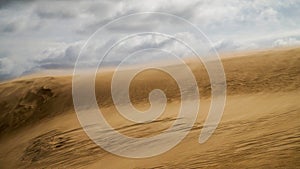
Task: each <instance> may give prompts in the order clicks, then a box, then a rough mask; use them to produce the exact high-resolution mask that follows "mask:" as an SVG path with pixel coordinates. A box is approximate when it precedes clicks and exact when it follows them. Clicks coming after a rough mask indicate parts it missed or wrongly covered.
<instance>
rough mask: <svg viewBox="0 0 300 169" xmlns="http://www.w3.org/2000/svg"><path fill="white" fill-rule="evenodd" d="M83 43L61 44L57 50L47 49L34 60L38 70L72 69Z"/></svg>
mask: <svg viewBox="0 0 300 169" xmlns="http://www.w3.org/2000/svg"><path fill="white" fill-rule="evenodd" d="M82 45H83V42H75V43H71V44H62V45H61V46H60V47H59V48H49V49H46V50H44V51H43V52H42V54H41V56H40V57H39V58H36V59H35V60H34V63H35V67H34V69H36V68H37V67H38V68H40V69H58V68H73V67H74V64H75V61H76V58H77V56H78V54H79V51H80V49H81V47H82Z"/></svg>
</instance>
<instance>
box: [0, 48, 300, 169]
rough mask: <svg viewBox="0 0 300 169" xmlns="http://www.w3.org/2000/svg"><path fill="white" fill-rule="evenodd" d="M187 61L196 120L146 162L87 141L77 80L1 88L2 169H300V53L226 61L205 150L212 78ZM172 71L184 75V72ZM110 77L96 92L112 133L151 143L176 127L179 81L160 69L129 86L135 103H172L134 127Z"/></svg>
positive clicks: (100, 77)
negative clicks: (157, 92)
mask: <svg viewBox="0 0 300 169" xmlns="http://www.w3.org/2000/svg"><path fill="white" fill-rule="evenodd" d="M186 62H187V64H188V65H189V66H190V68H191V69H192V71H193V73H194V75H195V77H196V80H197V83H198V86H199V93H200V95H201V101H200V102H201V107H200V110H199V115H198V118H197V122H196V123H195V125H194V127H193V129H192V131H191V132H190V133H189V135H188V136H187V137H186V138H185V139H184V140H183V141H182V142H181V143H180V144H179V145H177V146H176V147H175V148H173V149H172V150H170V151H168V152H166V153H164V154H162V155H159V156H156V157H152V158H147V159H129V158H122V157H119V156H116V155H113V154H110V153H108V152H106V151H104V150H103V149H101V148H100V147H98V146H97V145H96V144H94V143H93V142H92V141H91V140H90V139H89V138H88V137H87V136H86V134H85V133H84V131H83V130H82V128H81V126H80V124H79V122H78V120H77V117H76V114H75V112H74V108H73V102H72V77H71V76H68V75H64V76H51V77H47V76H40V77H37V76H34V77H32V78H24V79H16V80H13V81H8V82H3V83H1V84H0V96H1V97H0V108H1V109H0V129H1V130H0V133H1V135H0V145H1V146H0V168H109V169H110V168H254V167H255V168H297V167H300V114H299V113H300V105H299V100H300V95H299V94H300V48H289V49H282V50H268V51H259V52H251V53H245V54H244V55H242V56H236V57H228V56H226V57H224V58H223V59H222V62H223V65H224V69H225V73H226V79H227V101H226V108H225V112H224V115H223V117H222V121H221V123H220V125H219V127H218V128H217V130H216V132H215V133H214V134H213V136H212V137H211V138H210V139H209V140H208V141H207V142H206V143H204V144H199V143H198V137H199V134H200V130H201V128H202V127H203V122H204V120H205V118H206V115H207V111H208V109H209V105H210V91H211V90H210V83H209V78H208V75H207V72H206V70H205V68H204V67H203V65H202V64H201V62H199V61H198V60H194V59H187V60H186ZM168 66H171V67H174V69H176V70H178V72H180V66H178V65H168ZM123 71H125V72H126V71H132V70H131V69H126V70H123ZM112 73H113V72H112V71H105V72H100V73H98V74H97V78H96V85H95V86H96V97H97V99H98V104H99V107H100V109H101V110H102V112H103V114H104V116H105V118H106V119H107V120H108V121H109V122H110V124H111V125H112V126H113V127H115V128H116V129H117V130H118V131H120V132H121V133H124V134H126V135H128V136H132V137H149V136H152V135H156V134H158V133H160V132H161V131H163V130H165V129H167V128H168V127H170V126H171V125H172V122H173V121H174V120H175V118H176V116H177V113H178V109H179V103H180V92H179V88H178V85H177V84H176V82H175V80H174V79H172V78H171V77H170V76H169V75H167V74H166V73H164V72H161V71H158V70H147V71H144V72H142V73H140V74H138V75H137V76H136V77H135V79H134V80H133V81H132V83H131V86H130V99H131V101H132V103H133V105H135V106H136V107H137V108H138V109H140V110H146V109H147V108H149V106H150V105H149V102H148V101H149V100H148V94H149V92H150V91H152V90H153V89H156V88H159V89H161V90H163V91H164V92H165V94H166V96H167V98H168V104H167V107H166V110H165V112H164V114H163V115H162V116H161V117H159V118H158V119H157V120H156V121H153V122H151V123H146V124H133V123H132V122H130V121H128V120H125V119H124V118H123V117H121V116H120V115H119V114H118V112H117V110H116V108H115V107H114V104H113V101H112V98H111V94H110V90H109V89H110V85H111V76H112ZM182 78H184V77H182ZM120 85H122V84H120Z"/></svg>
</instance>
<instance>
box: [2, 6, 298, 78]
mask: <svg viewBox="0 0 300 169" xmlns="http://www.w3.org/2000/svg"><path fill="white" fill-rule="evenodd" d="M299 8H300V2H299V1H298V0H278V1H273V0H263V1H262V0H252V1H240V0H233V1H226V2H225V1H223V0H203V1H197V0H191V1H181V0H157V1H153V0H145V1H138V0H128V1H111V0H103V1H97V2H95V1H65V0H63V1H20V0H14V1H8V0H4V1H0V51H1V52H4V51H5V52H6V54H5V55H4V54H2V53H0V55H3V56H2V57H0V63H1V64H0V66H1V67H0V69H1V71H0V79H6V78H10V77H16V76H19V75H21V74H22V73H24V72H32V71H35V70H40V69H54V68H56V69H63V68H72V67H73V66H74V62H75V59H76V57H77V55H78V52H79V50H80V47H81V46H82V43H83V42H85V40H87V39H88V38H89V36H90V35H91V34H92V33H94V31H96V30H97V29H98V28H100V27H101V26H103V25H104V24H106V23H108V22H110V21H112V20H113V19H115V18H118V17H121V16H124V15H128V14H132V13H135V12H149V11H158V12H166V13H170V14H173V15H177V16H179V17H182V18H184V19H187V20H188V21H191V22H192V23H193V24H195V25H196V26H197V27H198V28H200V29H201V30H202V31H203V32H204V33H205V35H206V36H207V37H208V38H209V39H210V40H211V41H212V42H213V46H214V47H215V48H216V49H217V51H219V52H230V51H236V50H250V49H259V48H269V47H280V46H291V45H300V44H299V37H300V34H299V27H300V18H299V16H300V10H299ZM167 25H171V26H167ZM143 30H157V31H158V32H159V31H161V32H164V33H167V34H169V35H172V36H175V37H178V38H182V39H183V40H185V39H192V41H193V44H191V45H192V46H199V47H201V46H203V44H201V42H202V40H203V39H199V37H197V36H195V34H193V32H191V31H190V29H189V28H184V26H183V25H182V24H179V22H176V21H175V22H174V21H172V20H168V19H164V18H162V17H159V16H154V15H153V16H148V17H144V18H143V17H141V18H137V19H136V20H135V22H123V23H121V24H119V25H118V26H111V27H109V29H107V30H106V31H107V32H106V34H104V35H103V37H101V38H100V39H99V43H98V42H97V44H96V46H93V47H92V49H91V51H90V52H91V53H94V54H95V55H93V56H89V57H88V56H86V57H87V58H88V59H86V65H88V64H93V63H96V62H97V61H98V60H97V59H99V56H100V54H103V52H105V50H104V49H106V48H107V47H109V46H111V44H112V43H113V42H115V41H117V40H119V39H118V38H122V37H123V36H125V35H128V34H131V33H136V32H140V31H143ZM297 31H298V32H297ZM293 32H296V33H293ZM292 33H293V34H292ZM151 47H155V48H162V49H166V50H170V51H173V52H175V53H177V54H179V55H186V54H189V53H187V51H186V49H185V48H184V47H183V46H182V45H181V44H180V43H178V42H176V41H173V40H170V39H164V38H161V37H157V36H144V37H141V36H139V37H136V38H133V39H131V40H129V41H128V42H127V43H126V44H123V45H121V46H119V47H118V49H117V48H116V50H115V51H112V53H111V55H110V57H108V58H107V59H106V62H105V64H107V65H111V64H117V63H118V62H119V61H120V60H121V59H122V58H124V56H126V55H127V54H130V53H132V52H134V51H136V50H140V49H145V48H151ZM118 51H119V52H118ZM150 54H151V53H148V54H147V53H145V55H147V59H148V60H151V59H153V60H155V59H159V58H160V57H163V54H162V53H160V54H158V53H155V54H157V55H159V57H153V56H152V57H151V56H149V57H148V55H150ZM153 54H154V53H153ZM139 59H141V58H137V61H138V60H139ZM147 59H146V60H147ZM142 60H143V59H142ZM148 60H147V61H148Z"/></svg>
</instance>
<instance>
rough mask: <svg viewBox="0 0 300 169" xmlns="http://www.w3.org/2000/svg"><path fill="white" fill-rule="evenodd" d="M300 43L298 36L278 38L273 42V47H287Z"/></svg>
mask: <svg viewBox="0 0 300 169" xmlns="http://www.w3.org/2000/svg"><path fill="white" fill-rule="evenodd" d="M296 45H300V40H299V39H296V38H291V37H289V38H283V39H277V40H275V41H274V42H273V47H286V46H296Z"/></svg>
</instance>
